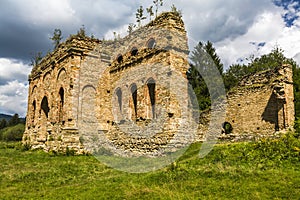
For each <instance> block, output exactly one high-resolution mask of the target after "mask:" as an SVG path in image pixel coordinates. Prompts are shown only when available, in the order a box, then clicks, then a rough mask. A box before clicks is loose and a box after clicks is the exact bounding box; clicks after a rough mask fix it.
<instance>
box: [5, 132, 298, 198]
mask: <svg viewBox="0 0 300 200" xmlns="http://www.w3.org/2000/svg"><path fill="white" fill-rule="evenodd" d="M200 146H201V144H198V143H197V144H193V145H191V147H190V148H189V149H188V151H187V152H186V153H185V154H184V155H183V156H182V157H181V158H180V159H179V160H178V161H176V164H172V165H170V166H167V167H165V168H163V169H161V170H158V171H154V172H149V173H144V174H130V173H125V172H120V171H117V170H114V169H112V168H109V167H107V166H105V165H103V164H101V163H100V162H99V161H98V160H97V159H95V158H94V157H93V156H66V155H51V154H47V153H44V152H42V151H24V150H22V148H21V147H20V144H19V143H0V163H1V164H0V172H1V173H0V199H57V200H58V199H299V198H300V141H299V140H298V139H295V138H294V137H293V136H291V135H287V136H285V137H284V138H282V139H280V140H262V141H260V142H256V143H239V144H231V145H226V144H223V145H217V146H216V147H215V148H214V150H213V151H212V152H210V154H209V155H208V156H206V157H205V158H203V159H200V158H199V157H198V151H199V148H200Z"/></svg>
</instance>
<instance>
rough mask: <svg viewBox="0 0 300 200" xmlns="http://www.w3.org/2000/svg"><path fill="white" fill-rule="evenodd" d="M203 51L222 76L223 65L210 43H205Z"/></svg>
mask: <svg viewBox="0 0 300 200" xmlns="http://www.w3.org/2000/svg"><path fill="white" fill-rule="evenodd" d="M204 50H205V52H206V53H208V54H209V55H210V57H211V58H212V60H213V61H214V64H215V66H216V67H217V68H218V70H219V73H220V74H221V75H223V64H222V63H221V59H220V57H219V56H218V55H217V53H216V49H215V48H214V47H213V44H212V43H211V42H210V41H207V43H206V44H205V45H204Z"/></svg>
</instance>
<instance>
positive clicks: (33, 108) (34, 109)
mask: <svg viewBox="0 0 300 200" xmlns="http://www.w3.org/2000/svg"><path fill="white" fill-rule="evenodd" d="M35 111H36V101H35V100H34V101H33V102H32V120H33V121H34V119H35Z"/></svg>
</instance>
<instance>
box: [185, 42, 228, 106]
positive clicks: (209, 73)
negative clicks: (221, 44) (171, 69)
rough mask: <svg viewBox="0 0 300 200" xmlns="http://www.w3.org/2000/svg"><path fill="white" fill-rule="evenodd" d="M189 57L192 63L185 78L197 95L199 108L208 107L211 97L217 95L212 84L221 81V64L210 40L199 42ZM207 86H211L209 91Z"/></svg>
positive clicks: (217, 83)
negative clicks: (204, 42)
mask: <svg viewBox="0 0 300 200" xmlns="http://www.w3.org/2000/svg"><path fill="white" fill-rule="evenodd" d="M190 59H191V62H192V64H191V65H190V69H189V70H188V72H187V78H188V80H189V83H190V84H191V85H192V87H193V89H194V92H195V95H196V96H197V100H198V103H199V108H200V110H204V109H207V108H209V107H210V105H211V98H213V99H216V98H218V96H219V92H218V89H217V88H214V85H219V84H221V81H223V80H222V76H220V73H221V75H222V74H223V64H222V63H221V61H220V58H219V57H218V55H217V54H216V52H215V48H214V47H213V46H212V43H210V42H207V43H206V44H205V45H204V44H203V43H202V42H199V43H198V45H197V46H196V47H195V48H194V50H193V51H192V54H191V57H190ZM208 86H209V88H211V90H210V91H209V90H208ZM209 92H211V94H210V93H209Z"/></svg>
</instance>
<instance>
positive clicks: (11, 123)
mask: <svg viewBox="0 0 300 200" xmlns="http://www.w3.org/2000/svg"><path fill="white" fill-rule="evenodd" d="M19 123H20V118H19V115H18V114H17V113H16V114H14V115H13V116H12V118H11V119H10V120H9V121H8V125H9V126H14V125H17V124H19Z"/></svg>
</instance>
